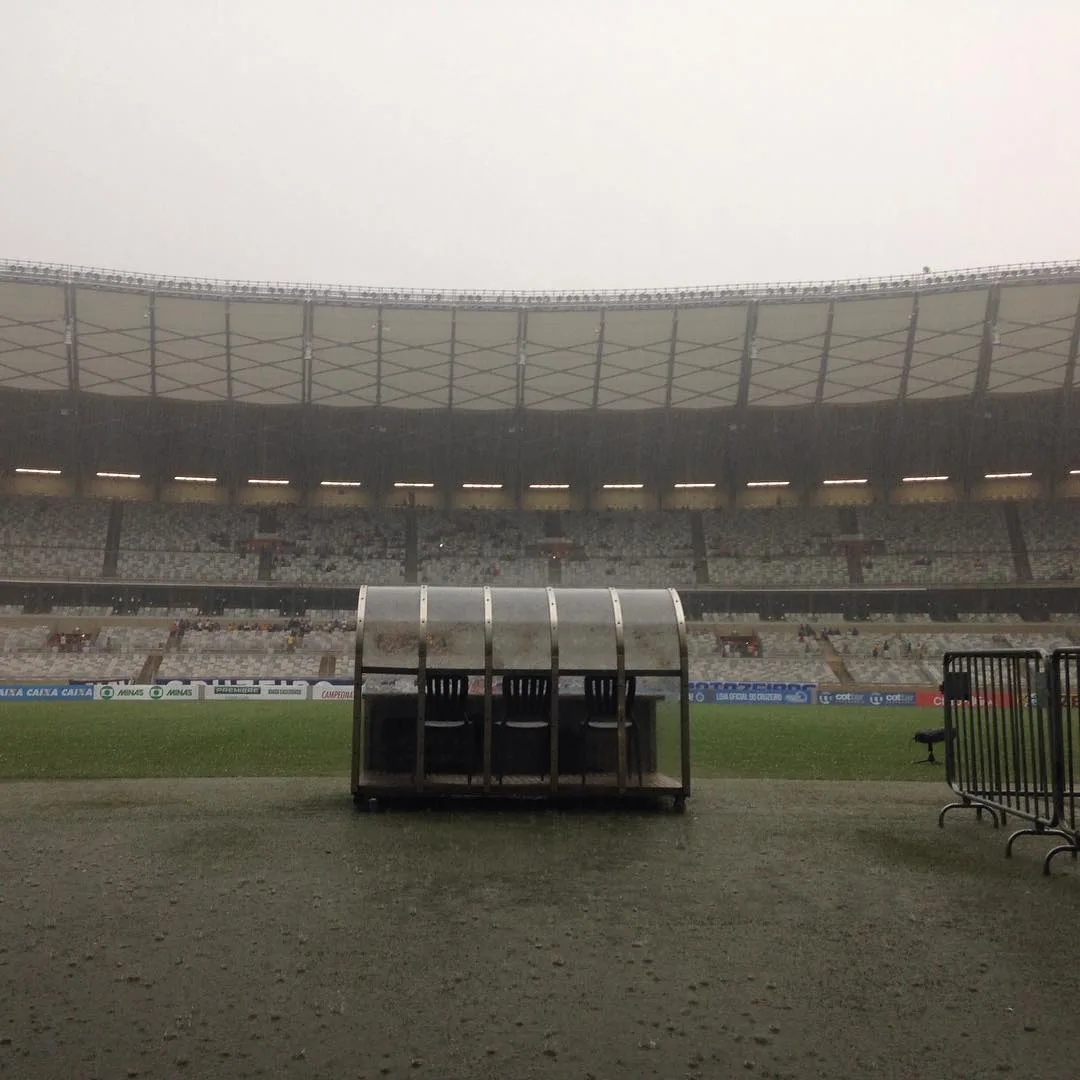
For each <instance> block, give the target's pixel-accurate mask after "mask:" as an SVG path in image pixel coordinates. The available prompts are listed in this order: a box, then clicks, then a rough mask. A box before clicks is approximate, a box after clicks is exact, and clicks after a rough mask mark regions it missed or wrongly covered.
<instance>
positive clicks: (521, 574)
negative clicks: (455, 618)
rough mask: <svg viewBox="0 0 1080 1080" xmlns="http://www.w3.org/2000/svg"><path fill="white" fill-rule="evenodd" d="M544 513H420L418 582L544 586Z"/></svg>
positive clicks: (469, 511)
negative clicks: (539, 546)
mask: <svg viewBox="0 0 1080 1080" xmlns="http://www.w3.org/2000/svg"><path fill="white" fill-rule="evenodd" d="M543 516H544V515H543V514H540V513H537V512H529V511H522V512H520V513H518V512H514V511H506V510H458V511H455V512H452V513H446V512H440V511H434V510H428V511H424V512H422V513H420V514H418V515H417V544H418V559H419V574H420V578H419V580H420V581H421V582H425V583H427V584H431V585H484V584H491V585H534V586H535V585H546V584H547V583H548V566H547V559H546V558H544V557H542V556H541V555H540V554H539V552H538V545H539V543H540V541H541V540H542V539H543V537H544V523H543ZM530 551H531V554H530Z"/></svg>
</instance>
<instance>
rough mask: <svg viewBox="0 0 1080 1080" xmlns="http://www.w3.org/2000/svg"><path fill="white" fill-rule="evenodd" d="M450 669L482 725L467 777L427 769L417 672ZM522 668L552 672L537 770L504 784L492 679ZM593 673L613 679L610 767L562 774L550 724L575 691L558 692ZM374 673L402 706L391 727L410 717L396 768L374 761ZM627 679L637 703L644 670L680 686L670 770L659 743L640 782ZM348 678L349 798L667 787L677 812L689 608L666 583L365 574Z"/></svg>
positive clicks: (583, 793)
mask: <svg viewBox="0 0 1080 1080" xmlns="http://www.w3.org/2000/svg"><path fill="white" fill-rule="evenodd" d="M449 671H454V672H456V673H463V672H465V673H467V674H468V675H469V677H470V682H471V683H472V686H471V688H470V698H469V700H470V701H472V702H473V703H474V708H475V710H476V719H477V726H478V727H480V729H481V732H482V747H481V758H480V770H478V772H477V775H478V780H479V782H478V783H477V784H473V783H472V782H471V780H469V781H468V782H467V783H463V782H462V781H463V780H465V779H466V778H465V777H461V776H451V775H432V774H431V773H430V772H429V770H428V767H427V765H428V763H427V762H426V742H427V733H426V730H425V721H426V719H427V713H428V702H427V691H426V687H427V676H428V674H429V673H431V672H449ZM521 674H535V675H543V676H547V677H550V680H551V682H550V686H551V688H552V689H551V694H550V710H551V712H550V743H549V749H548V753H549V758H548V760H547V762H546V765H547V776H546V778H545V777H543V776H539V777H537V778H536V780H534V781H531V782H516V783H513V784H506V783H503V782H502V779H501V778H500V777H499V771H498V770H497V769H496V768H495V764H494V762H493V746H494V734H495V727H496V726H497V723H498V715H499V712H500V710H501V698H500V697H499V696H498V695H497V694H496V690H495V687H496V681H497V680H498V679H499V678H500V677H501V676H505V675H521ZM596 674H601V675H606V676H608V677H613V678H614V679H615V687H616V697H617V707H616V712H615V718H614V729H613V731H614V737H615V753H614V762H615V767H614V769H613V770H611V772H610V775H600V776H590V777H589V778H588V782H586V781H585V780H583V778H582V775H581V772H580V770H579V769H577V768H576V766H575V768H574V770H573V772H571V771H570V770H569V769H567V768H566V767H565V766H564V765H561V764H560V761H561V759H560V728H562V730H563V734H564V735H565V734H566V727H567V724H566V721H567V719H568V716H567V715H564V714H567V713H569V712H570V711H571V710H572V709H573V708H574V707H576V708H577V709H578V711H579V712H580V710H581V704H582V701H581V695H580V694H574V693H573V692H571V691H569V690H568V689H567V683H568V681H569V680H573V679H577V678H580V677H587V676H590V675H596ZM379 677H382V678H384V679H390V680H395V681H396V682H397V684H398V685H397V686H396V687H395V689H394V691H393V692H391V693H385V692H383V693H382V695H381V696H382V698H383V702H382V703H383V704H384V705H385V704H386V702H387V700H388V699H394V698H396V699H397V701H399V702H400V703H401V708H400V709H399V712H400V711H404V712H409V713H410V715H409V717H408V719H407V720H406V721H405V722H404V723H400V724H399V725H398V730H403V729H407V728H408V727H410V726H413V725H414V728H413V731H412V738H413V739H414V740H415V742H414V748H413V750H412V751H410V753H411V754H412V755H414V756H413V760H412V761H410V763H409V764H410V766H411V768H410V770H409V772H408V773H407V774H402V773H399V772H393V771H391V770H388V769H386V768H382V769H378V768H375V767H373V766H372V764H371V758H372V753H371V743H372V739H373V737H374V731H373V723H372V716H371V715H370V712H369V702H374V700H375V698H376V697H377V696H379V690H378V689H377V685H376V684H377V682H378V680H379ZM630 677H634V678H636V680H637V682H638V686H637V701H638V702H639V703H641V702H642V699H643V698H645V699H649V697H650V695H649V692H648V691H647V690H645V691H644V692H643V686H642V685H641V684H642V680H643V679H653V680H657V681H658V683H661V682H662V684H665V685H669V686H670V685H672V684H676V683H677V686H678V740H679V741H678V761H677V764H676V765H675V769H674V770H673V771H668V770H667V769H665V768H662V767H661V763H660V755H659V751H657V752H656V754H655V760H654V768H653V769H652V771H651V772H646V774H645V776H644V779H642V778H641V777H636V778H635V777H632V776H631V775H630V774H629V772H628V769H627V742H628V739H627V727H628V719H627V713H626V704H627V686H628V679H629V678H630ZM353 680H354V682H353V685H354V693H353V736H352V761H351V791H352V795H353V799H354V801H355V802H356V803H357V805H358V806H361V805H365V804H366V803H367V802H368V800H374V799H384V798H391V797H417V796H425V797H426V796H470V797H477V796H481V797H483V796H486V797H496V798H506V797H508V796H510V797H512V796H526V797H533V798H547V799H569V800H576V799H580V798H583V797H584V798H590V799H595V798H600V799H609V798H620V799H622V798H642V797H646V798H653V799H656V798H670V799H671V800H672V802H673V805H674V806H675V808H676V809H677V810H681V809H682V808H683V806H684V805H685V801H686V799H687V798H688V797H689V795H690V695H689V658H688V645H687V633H686V618H685V614H684V612H683V607H682V601H681V600H680V598H679V594H678V593H677V592H676V590H675V589H615V588H605V589H581V588H579V589H559V588H552V587H550V586H549V587H547V588H500V587H491V586H480V587H461V588H458V587H449V586H447V587H444V586H429V585H417V586H368V585H364V586H362V587H361V588H360V591H359V596H358V598H357V613H356V652H355V667H354V675H353ZM413 680H415V682H413ZM402 684H408V685H409V687H410V688H409V689H404V688H403V686H402ZM656 698H657V695H656V694H653V695H652V701H651V702H650V701H649V700H646V701H645V703H644V704H645V706H646V707H650V708H652V710H653V712H652V717H651V718H652V722H653V727H652V735H653V738H654V739H655V737H656V733H657V732H656V728H657V724H658V723H659V718H658V716H657V714H656V713H655V704H656ZM481 707H482V712H481V711H480V708H481ZM560 717H561V718H562V723H560ZM635 723H637V721H636V720H635ZM668 726H671V725H670V724H669V725H668ZM654 750H656V747H654ZM670 753H671V752H670V750H666V751H665V754H670ZM665 760H667V759H665ZM672 763H673V764H674V762H672ZM635 779H636V782H635Z"/></svg>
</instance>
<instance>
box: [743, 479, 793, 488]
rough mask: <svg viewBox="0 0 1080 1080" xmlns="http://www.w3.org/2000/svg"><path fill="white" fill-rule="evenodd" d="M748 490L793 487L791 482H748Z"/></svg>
mask: <svg viewBox="0 0 1080 1080" xmlns="http://www.w3.org/2000/svg"><path fill="white" fill-rule="evenodd" d="M746 486H747V487H748V488H783V487H791V481H790V480H748V481H747V482H746Z"/></svg>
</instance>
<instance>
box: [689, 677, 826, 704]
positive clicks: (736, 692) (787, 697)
mask: <svg viewBox="0 0 1080 1080" xmlns="http://www.w3.org/2000/svg"><path fill="white" fill-rule="evenodd" d="M816 686H817V684H816V683H772V682H692V683H690V700H691V702H696V703H698V704H710V705H809V704H810V703H811V702H812V701H813V700H814V690H815V689H816Z"/></svg>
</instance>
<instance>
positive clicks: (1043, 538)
mask: <svg viewBox="0 0 1080 1080" xmlns="http://www.w3.org/2000/svg"><path fill="white" fill-rule="evenodd" d="M1020 519H1021V521H1022V522H1023V528H1024V538H1025V540H1026V543H1027V551H1028V558H1029V560H1030V562H1031V574H1032V577H1033V578H1034V580H1036V581H1075V580H1076V563H1077V561H1078V558H1080V507H1078V506H1077V504H1075V503H1049V502H1037V503H1031V504H1028V505H1023V506H1021V508H1020Z"/></svg>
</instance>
